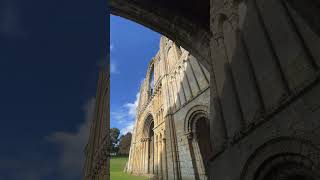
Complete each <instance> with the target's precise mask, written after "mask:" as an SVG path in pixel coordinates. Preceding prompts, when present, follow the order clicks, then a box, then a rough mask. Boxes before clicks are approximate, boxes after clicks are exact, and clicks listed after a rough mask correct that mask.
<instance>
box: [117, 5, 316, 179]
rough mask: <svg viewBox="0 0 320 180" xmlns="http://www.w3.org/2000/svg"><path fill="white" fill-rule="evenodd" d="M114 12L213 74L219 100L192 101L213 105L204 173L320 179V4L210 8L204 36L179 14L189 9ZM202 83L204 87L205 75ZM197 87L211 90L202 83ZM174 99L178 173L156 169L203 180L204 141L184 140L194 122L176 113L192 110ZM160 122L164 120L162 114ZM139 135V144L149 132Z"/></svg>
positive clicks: (169, 124) (213, 96)
mask: <svg viewBox="0 0 320 180" xmlns="http://www.w3.org/2000/svg"><path fill="white" fill-rule="evenodd" d="M112 2H113V3H111V6H112V8H113V9H114V10H115V11H114V12H116V13H115V14H118V15H123V16H124V17H127V18H129V19H132V20H134V21H136V22H140V23H142V24H144V25H146V26H147V27H150V28H152V29H154V30H156V31H158V32H160V33H163V34H165V35H166V36H167V37H170V39H172V40H174V41H175V42H177V44H179V46H182V47H184V48H185V49H186V50H188V51H189V52H191V53H192V54H193V55H194V56H195V57H196V58H197V59H196V61H198V62H200V63H201V64H202V65H203V67H204V68H205V69H206V70H207V71H208V72H209V75H210V78H208V79H210V81H209V87H210V88H208V90H209V91H210V92H207V91H204V92H203V93H202V95H199V96H197V97H194V98H193V99H194V100H193V101H192V102H196V101H197V98H199V102H201V103H204V104H201V106H202V105H203V106H204V107H206V108H208V111H207V112H208V116H207V118H208V120H209V123H210V140H211V143H210V144H211V147H212V153H210V155H209V156H210V158H209V161H208V162H205V163H204V167H205V168H202V169H208V171H207V172H209V173H208V174H207V175H208V177H209V179H219V180H224V179H225V180H239V179H248V180H249V179H250V180H255V179H319V177H320V175H319V174H320V170H319V166H320V165H319V157H320V156H319V155H320V151H319V148H320V146H319V143H320V142H319V138H318V137H319V135H320V131H319V127H320V123H319V117H320V110H319V109H320V84H319V65H320V53H319V52H320V51H319V48H320V38H319V34H320V31H319V24H320V23H318V22H319V19H320V18H319V17H320V14H319V9H320V8H319V7H320V6H319V2H318V1H316V0H306V1H298V0H210V3H209V4H210V7H208V8H209V10H208V11H209V14H210V15H209V19H208V20H207V21H206V22H207V23H208V25H209V26H197V25H198V24H197V21H196V20H192V19H188V18H184V17H190V16H184V15H187V14H189V13H190V14H192V12H194V11H191V12H188V11H183V10H181V9H180V10H178V9H175V8H174V7H178V6H179V4H181V3H182V2H181V1H172V2H171V3H167V4H166V6H167V7H171V8H168V10H169V12H168V13H166V11H164V10H163V9H165V8H163V7H164V6H165V5H163V4H162V6H161V7H159V8H158V9H156V10H155V8H156V7H153V6H152V5H150V4H147V3H144V1H143V0H135V1H134V3H133V2H132V3H131V1H125V0H112ZM114 2H122V3H123V5H124V6H121V7H122V8H120V6H117V3H114ZM184 3H189V5H188V6H189V7H194V8H198V7H199V6H192V4H197V3H203V4H207V2H204V1H185V2H184ZM117 8H118V9H117ZM119 9H121V10H120V11H119ZM201 9H203V10H204V9H206V8H201ZM153 10H155V11H153ZM152 12H154V13H152ZM196 12H198V13H200V12H201V11H196ZM134 13H136V14H134ZM204 13H206V12H204ZM167 14H170V17H173V18H171V19H170V18H167ZM190 14H189V15H190ZM193 15H194V16H196V14H193ZM198 17H203V18H204V17H206V16H202V15H199V16H198ZM149 18H151V20H150V19H149ZM196 27H198V29H199V30H197V28H196ZM206 27H208V28H206ZM190 57H191V56H190ZM186 71H188V68H186ZM193 72H196V71H195V70H194V71H193ZM194 76H195V77H197V78H199V79H200V78H201V77H198V76H199V75H197V74H196V73H194ZM173 79H174V78H173ZM191 81H192V80H189V82H191ZM170 82H171V81H170V79H169V80H167V81H165V82H164V83H167V87H168V89H171V91H176V92H178V91H177V90H175V89H177V88H178V85H179V84H177V85H174V84H173V85H172V84H170ZM203 82H205V81H203ZM164 83H163V85H164ZM196 84H197V83H196ZM190 85H191V84H190ZM197 85H199V87H201V83H199V84H197ZM164 86H165V85H164ZM190 89H191V90H193V91H194V90H197V88H196V87H194V88H190ZM199 89H201V88H199ZM182 90H183V89H182ZM169 92H170V91H169ZM199 92H200V91H199ZM206 93H207V94H206ZM185 94H187V93H185ZM209 94H210V95H209ZM168 97H170V98H169V102H170V103H171V104H170V103H168V104H169V105H168V107H172V108H171V109H170V111H169V110H168V112H169V113H168V114H169V115H168V116H164V117H167V118H165V120H164V124H165V126H164V127H165V128H166V133H164V134H169V135H167V137H170V140H169V139H168V138H166V139H165V142H166V143H164V144H165V145H166V150H167V152H170V153H171V154H170V153H169V155H168V153H166V156H165V157H166V158H172V161H167V162H170V163H171V162H172V165H171V164H170V165H169V164H165V165H166V166H164V165H161V166H156V168H155V169H156V172H161V173H160V174H161V175H162V176H163V178H167V177H168V179H201V178H202V177H204V176H202V175H201V166H196V165H197V162H198V161H199V160H198V159H199V158H198V159H197V158H196V157H198V156H194V155H193V154H197V153H194V151H193V150H197V147H196V146H194V143H193V139H194V138H193V135H194V134H195V133H185V136H184V137H182V134H183V132H184V131H183V130H181V128H180V126H181V124H182V123H181V121H182V120H181V119H182V117H181V114H185V113H184V112H183V111H184V110H183V108H182V109H181V110H177V111H175V110H174V109H175V108H176V107H180V106H181V103H182V104H183V102H184V101H183V99H181V96H180V94H178V95H177V94H176V93H172V95H171V96H168ZM182 97H183V96H182ZM147 99H148V98H147ZM171 99H173V100H171ZM208 100H209V102H208ZM173 102H174V103H173ZM171 105H172V106H171ZM183 107H188V105H187V104H186V105H183ZM203 109H205V108H203ZM199 111H204V110H199ZM165 112H166V111H165ZM179 113H181V114H180V115H179ZM151 114H152V113H151ZM186 114H188V113H186ZM138 116H139V115H138ZM152 117H153V119H156V118H155V115H154V114H152ZM190 117H193V116H191V115H190ZM137 119H139V118H137ZM187 124H188V123H187ZM162 126H163V125H160V126H159V127H162ZM136 127H139V124H137V126H136ZM155 127H156V126H155ZM191 127H192V126H191ZM160 129H161V128H160ZM163 129H164V128H163ZM172 129H174V130H172ZM185 129H187V130H188V128H185ZM154 130H155V132H158V130H156V129H154ZM168 130H171V131H168ZM136 131H137V133H136V134H139V132H140V131H139V129H136ZM141 131H142V130H141ZM186 132H188V131H186ZM159 135H160V134H159ZM162 137H163V136H162ZM137 140H138V139H137ZM147 140H148V138H146V139H145V141H147ZM155 141H159V138H158V140H157V139H156V140H155ZM169 142H170V143H169ZM161 147H162V146H161ZM188 147H189V148H188ZM162 155H163V154H161V153H160V154H159V157H161V158H162V157H163V156H162ZM135 157H136V156H135ZM157 158H158V157H157ZM190 159H191V160H193V161H190ZM132 161H133V162H135V160H132ZM157 162H159V158H158V159H157ZM133 167H137V166H135V165H134V166H133ZM164 167H170V168H164ZM191 167H192V168H193V169H192V168H191ZM195 167H197V168H195ZM276 169H279V171H277V170H276ZM163 170H167V171H163ZM139 172H140V171H139ZM202 172H203V171H202ZM197 175H199V176H197ZM162 176H161V177H162Z"/></svg>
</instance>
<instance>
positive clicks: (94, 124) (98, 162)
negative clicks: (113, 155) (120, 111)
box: [83, 71, 110, 180]
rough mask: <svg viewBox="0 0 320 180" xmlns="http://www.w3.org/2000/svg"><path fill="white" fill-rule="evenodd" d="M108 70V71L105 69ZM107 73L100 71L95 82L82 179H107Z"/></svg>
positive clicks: (108, 127) (108, 172) (108, 173)
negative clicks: (94, 101) (95, 90)
mask: <svg viewBox="0 0 320 180" xmlns="http://www.w3.org/2000/svg"><path fill="white" fill-rule="evenodd" d="M107 72H109V71H107ZM109 78H110V77H109V73H106V72H100V73H99V77H98V83H97V92H96V103H95V111H94V116H93V119H92V121H91V127H90V134H89V139H88V143H87V145H86V147H85V150H84V152H85V162H84V167H83V173H84V176H83V177H84V178H83V179H84V180H96V179H98V180H109V179H110V171H109V168H110V164H109V163H110V162H109V152H110V147H109V146H110V144H109V129H110V117H109V114H110V101H109V99H110V98H109V80H110V79H109Z"/></svg>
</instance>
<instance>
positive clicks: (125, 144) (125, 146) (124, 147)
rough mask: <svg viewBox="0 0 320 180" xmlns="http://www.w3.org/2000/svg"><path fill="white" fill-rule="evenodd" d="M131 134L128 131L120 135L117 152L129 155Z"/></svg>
mask: <svg viewBox="0 0 320 180" xmlns="http://www.w3.org/2000/svg"><path fill="white" fill-rule="evenodd" d="M131 138H132V134H131V133H130V132H129V133H127V134H126V135H121V137H120V142H119V152H118V153H119V154H120V155H129V151H130V145H131Z"/></svg>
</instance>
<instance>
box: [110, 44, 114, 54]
mask: <svg viewBox="0 0 320 180" xmlns="http://www.w3.org/2000/svg"><path fill="white" fill-rule="evenodd" d="M113 50H114V45H113V43H110V52H112V51H113Z"/></svg>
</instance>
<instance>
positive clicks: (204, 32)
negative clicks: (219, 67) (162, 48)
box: [110, 0, 211, 67]
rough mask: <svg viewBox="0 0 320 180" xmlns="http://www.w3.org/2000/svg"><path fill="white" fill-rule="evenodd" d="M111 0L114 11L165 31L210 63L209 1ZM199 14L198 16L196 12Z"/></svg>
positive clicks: (205, 62)
mask: <svg viewBox="0 0 320 180" xmlns="http://www.w3.org/2000/svg"><path fill="white" fill-rule="evenodd" d="M150 2H151V1H146V0H135V1H132V0H111V2H110V8H111V14H113V15H116V16H121V17H123V18H126V19H129V20H132V21H134V22H136V23H139V24H142V25H144V26H146V27H148V28H150V29H152V30H154V31H156V32H159V33H161V34H163V35H164V36H166V37H168V38H169V39H171V40H173V41H174V42H176V43H177V44H178V45H179V46H182V47H183V48H185V49H186V50H188V51H189V52H190V53H191V54H193V55H194V56H195V57H197V59H199V61H200V62H201V63H203V65H205V67H208V66H209V65H210V64H211V63H210V53H209V51H210V49H209V44H210V28H209V25H210V1H209V0H203V1H201V3H199V2H196V3H195V2H193V1H191V0H184V1H181V0H178V1H175V2H173V1H169V0H162V1H152V3H150ZM193 13H194V14H197V16H195V15H194V14H193Z"/></svg>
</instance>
